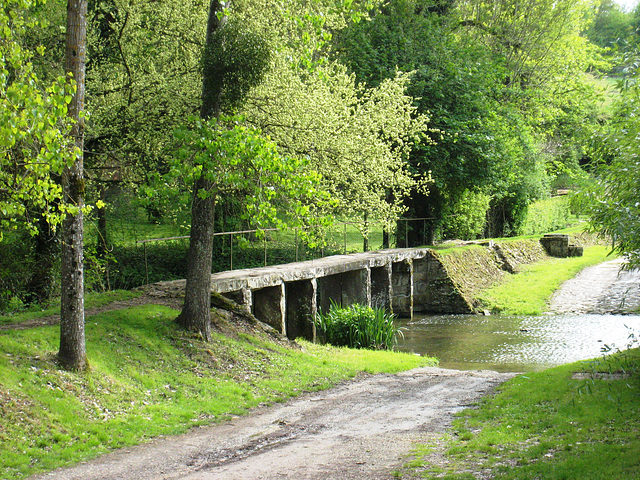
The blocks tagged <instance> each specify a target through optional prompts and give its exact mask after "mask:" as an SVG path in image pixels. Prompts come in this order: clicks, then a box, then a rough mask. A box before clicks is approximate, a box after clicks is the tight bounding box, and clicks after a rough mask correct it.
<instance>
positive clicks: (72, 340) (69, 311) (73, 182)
mask: <svg viewBox="0 0 640 480" xmlns="http://www.w3.org/2000/svg"><path fill="white" fill-rule="evenodd" d="M86 45H87V0H68V2H67V33H66V55H65V70H66V71H67V72H68V73H71V74H72V75H73V78H74V79H75V82H76V93H75V95H74V96H73V99H72V100H71V103H70V104H69V116H70V117H71V118H72V119H73V120H74V122H75V123H74V126H73V129H72V131H71V135H72V136H73V138H74V140H75V146H76V147H77V148H78V150H79V154H78V157H77V159H76V161H75V163H74V164H73V165H71V166H70V167H67V168H65V170H64V172H63V174H62V189H63V193H64V199H63V201H64V203H65V204H67V205H69V206H71V207H73V208H74V209H75V211H74V212H73V213H71V214H68V215H67V216H66V217H65V219H64V221H63V223H62V275H61V276H62V298H61V308H60V350H59V352H58V360H59V362H60V364H61V365H62V366H63V367H64V368H66V369H69V370H77V371H81V370H85V369H86V368H87V353H86V346H85V335H84V262H83V243H84V235H83V212H82V209H83V207H84V193H85V184H84V170H83V154H82V150H83V146H84V119H83V118H82V117H81V113H82V111H83V110H84V93H85V64H86Z"/></svg>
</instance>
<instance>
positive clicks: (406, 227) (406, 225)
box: [404, 218, 409, 248]
mask: <svg viewBox="0 0 640 480" xmlns="http://www.w3.org/2000/svg"><path fill="white" fill-rule="evenodd" d="M404 246H405V248H408V247H409V219H408V218H405V220H404Z"/></svg>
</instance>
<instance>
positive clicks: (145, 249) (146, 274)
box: [142, 242, 149, 285]
mask: <svg viewBox="0 0 640 480" xmlns="http://www.w3.org/2000/svg"><path fill="white" fill-rule="evenodd" d="M142 249H143V250H144V276H145V279H146V284H147V285H149V265H148V263H147V242H144V243H143V244H142Z"/></svg>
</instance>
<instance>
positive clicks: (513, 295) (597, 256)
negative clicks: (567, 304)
mask: <svg viewBox="0 0 640 480" xmlns="http://www.w3.org/2000/svg"><path fill="white" fill-rule="evenodd" d="M609 253H610V248H608V247H604V246H601V245H596V246H593V247H587V248H585V249H584V256H582V257H573V258H548V259H545V260H542V261H540V262H536V263H533V264H530V265H525V266H523V267H522V271H521V272H519V273H517V274H516V275H508V276H505V277H504V278H503V280H502V281H501V282H500V283H498V284H497V285H494V286H493V287H491V288H489V289H487V290H485V291H483V292H482V293H481V294H480V295H479V298H480V299H481V300H482V302H483V304H484V305H485V306H486V308H488V309H490V310H491V311H492V312H494V313H503V314H505V315H539V314H541V313H544V312H545V311H546V308H547V302H548V300H549V299H550V298H551V296H552V295H553V293H554V292H555V291H556V290H557V289H558V288H559V287H560V285H561V284H562V283H563V282H565V281H567V280H569V279H570V278H573V277H574V276H575V275H576V274H577V273H578V272H580V270H582V269H583V268H585V267H587V266H590V265H595V264H598V263H601V262H603V261H605V260H608V259H612V258H615V257H611V256H609Z"/></svg>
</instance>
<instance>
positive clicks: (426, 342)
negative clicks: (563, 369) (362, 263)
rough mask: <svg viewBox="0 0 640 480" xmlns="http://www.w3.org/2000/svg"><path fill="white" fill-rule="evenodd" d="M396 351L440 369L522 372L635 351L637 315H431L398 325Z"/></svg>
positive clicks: (639, 324) (639, 325) (639, 322)
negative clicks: (426, 358)
mask: <svg viewBox="0 0 640 480" xmlns="http://www.w3.org/2000/svg"><path fill="white" fill-rule="evenodd" d="M400 327H401V329H402V333H403V335H402V336H400V338H399V341H398V345H397V347H396V348H397V350H400V351H405V352H413V353H417V354H421V355H425V356H433V357H437V358H438V359H439V360H440V367H442V368H453V369H458V370H495V371H499V372H526V371H533V370H542V369H545V368H548V367H553V366H556V365H561V364H564V363H570V362H575V361H578V360H586V359H590V358H595V357H599V356H601V355H602V353H603V351H605V350H607V349H612V350H614V351H615V350H617V349H619V350H625V349H626V348H627V346H628V345H629V344H634V345H635V346H636V347H638V346H640V345H638V343H637V342H634V339H633V338H630V335H635V336H636V337H638V338H640V316H638V315H594V314H547V315H539V316H522V317H521V316H500V315H489V316H482V315H437V316H417V317H414V319H413V320H400Z"/></svg>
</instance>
